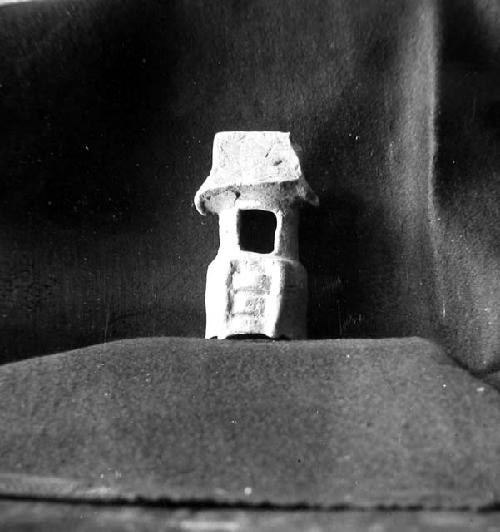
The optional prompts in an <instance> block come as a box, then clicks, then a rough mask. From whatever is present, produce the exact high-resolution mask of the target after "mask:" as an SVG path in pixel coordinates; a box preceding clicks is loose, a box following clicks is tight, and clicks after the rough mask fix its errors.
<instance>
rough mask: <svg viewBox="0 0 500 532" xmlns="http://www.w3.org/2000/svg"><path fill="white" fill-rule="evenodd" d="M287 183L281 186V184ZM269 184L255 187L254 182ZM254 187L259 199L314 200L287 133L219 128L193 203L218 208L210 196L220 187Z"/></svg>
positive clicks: (202, 209) (206, 208)
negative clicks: (210, 161)
mask: <svg viewBox="0 0 500 532" xmlns="http://www.w3.org/2000/svg"><path fill="white" fill-rule="evenodd" d="M285 183H286V184H288V185H291V186H288V187H285V186H283V185H284V184H285ZM266 184H267V185H271V186H272V187H259V186H258V185H266ZM247 188H249V189H250V190H249V192H250V191H251V190H256V192H257V198H258V201H259V203H260V204H261V205H262V206H264V205H266V204H268V203H269V204H273V203H280V202H283V203H288V202H295V201H299V200H302V201H304V202H306V201H307V202H309V203H312V204H314V205H317V204H318V198H317V196H316V194H314V192H313V191H312V190H311V189H310V187H309V185H308V183H307V182H306V180H305V179H304V177H303V175H302V169H301V168H300V161H299V157H298V155H297V153H296V152H295V149H294V147H293V146H292V144H291V142H290V133H289V132H281V131H221V132H219V133H216V135H215V138H214V147H213V152H212V169H211V171H210V175H209V176H208V177H207V179H206V180H205V182H204V183H203V185H202V186H201V188H200V190H198V192H197V193H196V197H195V204H196V207H197V209H198V210H199V211H200V213H202V214H204V213H206V212H207V211H212V212H218V210H219V209H218V207H217V205H215V206H211V205H210V199H211V197H213V196H216V195H217V194H219V193H223V192H224V191H230V192H233V193H236V192H238V193H241V191H242V190H243V191H245V190H246V189H247Z"/></svg>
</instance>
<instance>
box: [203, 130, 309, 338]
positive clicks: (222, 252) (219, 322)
mask: <svg viewBox="0 0 500 532" xmlns="http://www.w3.org/2000/svg"><path fill="white" fill-rule="evenodd" d="M301 202H309V203H311V204H313V205H317V203H318V199H317V197H316V195H315V194H314V192H313V191H312V190H311V189H310V187H309V185H308V184H307V182H306V181H305V180H304V178H303V177H302V172H301V169H300V163H299V160H298V157H297V154H296V152H295V151H294V149H293V148H292V146H291V144H290V137H289V133H281V132H272V131H269V132H268V131H264V132H258V131H254V132H223V133H218V134H217V135H216V136H215V140H214V151H213V166H212V171H211V173H210V176H209V177H208V178H207V180H206V181H205V183H204V184H203V186H202V187H201V188H200V190H199V191H198V192H197V194H196V198H195V203H196V207H197V209H198V210H199V211H200V212H201V213H202V214H205V213H206V212H213V213H216V214H218V215H219V227H220V247H219V251H218V253H217V256H216V257H215V259H214V260H213V261H212V263H211V264H210V266H209V268H208V272H207V285H206V293H205V307H206V314H207V321H206V333H205V336H206V337H207V338H227V337H229V336H238V335H263V336H266V337H269V338H288V339H292V338H305V337H306V312H307V274H306V271H305V269H304V267H303V266H302V264H301V263H300V262H299V256H298V234H297V233H298V221H299V207H300V204H301Z"/></svg>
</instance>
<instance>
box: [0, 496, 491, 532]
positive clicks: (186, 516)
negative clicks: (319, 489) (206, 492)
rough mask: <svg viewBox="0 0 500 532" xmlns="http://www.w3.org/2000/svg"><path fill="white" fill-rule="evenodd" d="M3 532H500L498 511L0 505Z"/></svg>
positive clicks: (12, 503) (45, 503)
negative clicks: (330, 510)
mask: <svg viewBox="0 0 500 532" xmlns="http://www.w3.org/2000/svg"><path fill="white" fill-rule="evenodd" d="M0 522H1V524H2V531H3V532H26V531H27V530H30V531H31V530H36V532H67V531H69V530H70V531H72V532H87V531H89V532H90V531H92V532H101V531H102V532H127V531H134V532H181V531H183V532H402V531H412V532H417V531H419V532H420V531H421V532H460V531H462V530H464V531H465V530H472V531H476V532H483V531H484V532H500V513H499V512H491V513H472V512H429V511H427V512H425V511H420V512H415V511H413V512H412V511H373V510H372V511H364V512H363V511H339V512H329V511H322V512H317V511H316V512H314V511H273V510H244V509H241V508H240V509H227V510H221V509H218V510H213V509H212V510H210V509H193V508H188V507H184V508H178V509H168V508H151V507H140V506H103V505H87V504H64V503H48V502H16V501H4V502H0Z"/></svg>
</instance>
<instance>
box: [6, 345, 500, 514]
mask: <svg viewBox="0 0 500 532" xmlns="http://www.w3.org/2000/svg"><path fill="white" fill-rule="evenodd" d="M0 401H1V404H2V409H1V412H0V426H1V427H2V437H1V438H0V471H1V474H0V494H1V495H3V496H30V497H32V496H34V497H43V498H65V499H87V500H91V499H93V500H103V501H109V500H123V501H129V500H131V501H150V502H165V503H168V502H170V503H175V504H181V503H186V504H195V503H199V504H216V505H217V504H219V505H224V504H239V505H267V504H269V505H272V506H277V507H309V506H311V507H318V508H319V507H329V508H335V507H339V506H348V507H374V506H384V507H391V506H398V507H423V508H430V507H432V508H481V507H488V506H491V505H493V504H495V503H498V502H499V501H500V482H499V481H500V461H499V460H498V457H499V456H500V397H499V395H498V392H497V391H496V390H495V389H493V388H491V387H490V386H489V385H488V384H485V383H484V382H482V381H480V380H478V379H476V378H475V377H473V376H471V375H470V374H469V373H468V372H466V371H465V370H463V369H461V368H459V367H457V366H456V365H454V363H453V362H451V361H450V360H449V359H448V358H447V357H446V356H444V355H443V354H442V352H441V351H440V349H439V348H438V347H437V346H436V345H434V344H433V343H432V342H429V341H426V340H422V339H419V338H405V339H382V340H316V341H294V342H271V341H237V340H232V341H230V340H227V341H214V340H211V341H210V340H199V339H186V338H148V339H137V340H123V341H118V342H113V343H107V344H102V345H96V346H92V347H87V348H84V349H78V350H74V351H70V352H66V353H61V354H56V355H51V356H46V357H43V358H35V359H31V360H26V361H21V362H17V363H13V364H7V365H4V366H2V367H1V368H0Z"/></svg>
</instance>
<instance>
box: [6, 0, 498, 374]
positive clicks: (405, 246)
mask: <svg viewBox="0 0 500 532" xmlns="http://www.w3.org/2000/svg"><path fill="white" fill-rule="evenodd" d="M0 128H1V129H0V131H1V144H0V176H1V183H0V246H1V254H0V261H1V263H0V327H1V331H2V334H1V336H0V357H1V358H0V359H1V361H2V362H7V361H13V360H19V359H22V358H26V357H31V356H34V355H38V354H46V353H49V352H55V351H59V350H63V349H68V348H72V347H77V346H83V345H88V344H91V343H97V342H103V341H107V340H110V339H114V338H123V337H138V336H155V335H178V336H201V335H202V334H203V327H204V309H203V292H204V283H205V271H206V267H207V265H208V263H209V262H210V260H211V259H212V258H213V256H214V254H215V251H216V248H217V245H218V241H217V233H216V227H217V222H216V219H213V218H202V217H200V216H199V215H198V214H197V212H196V211H195V209H194V206H193V203H192V199H193V196H194V193H195V191H196V189H197V188H198V187H199V185H200V184H201V183H202V182H203V180H204V178H205V177H206V175H207V174H208V172H209V169H210V165H211V145H212V140H213V136H214V134H215V132H217V131H220V130H234V129H238V130H240V129H271V130H283V131H291V133H292V137H293V139H294V140H295V141H296V142H297V143H298V144H300V145H301V146H302V148H303V158H302V165H303V170H304V173H305V175H306V178H307V179H308V181H309V183H310V184H311V185H312V187H313V188H314V190H315V191H316V192H317V194H318V195H319V198H320V202H321V206H320V208H319V209H318V210H317V211H316V212H315V211H311V212H309V211H307V212H305V213H304V216H303V223H302V228H301V255H302V261H303V263H304V264H305V265H306V267H307V269H308V271H309V276H310V310H309V329H310V336H311V337H313V338H319V337H323V338H335V337H382V336H408V335H420V336H425V337H429V338H437V339H438V340H439V341H441V342H442V343H443V345H444V346H445V347H446V349H447V350H448V352H449V353H450V354H451V355H452V356H454V357H455V358H456V359H458V360H459V361H460V362H461V363H463V364H465V365H467V366H469V367H470V368H472V369H474V370H475V371H482V372H488V371H492V370H494V369H496V368H497V367H498V366H499V365H500V338H499V330H500V329H499V303H500V283H499V281H500V279H499V277H500V266H499V261H500V257H499V249H498V246H499V242H500V240H499V236H500V235H499V231H500V229H499V227H500V224H499V221H500V220H499V219H500V213H499V203H498V200H499V188H500V187H499V179H500V177H499V176H500V5H499V4H498V2H495V1H488V0H476V1H460V0H457V1H451V0H449V1H443V2H437V1H436V2H434V1H430V0H429V1H426V0H420V1H414V0H406V1H402V0H393V1H385V0H384V1H382V0H380V1H379V0H371V1H368V2H367V1H364V0H363V1H361V0H360V1H352V0H335V1H333V0H331V1H325V0H321V1H320V0H317V1H309V0H308V1H307V2H306V1H299V0H287V1H285V0H283V1H281V0H278V1H273V2H267V1H264V0H254V1H248V2H233V1H229V0H227V1H226V0H225V1H207V2H196V1H189V0H182V1H181V0H179V1H174V2H159V1H154V0H142V1H141V0H134V1H132V0H125V1H124V0H105V1H104V0H100V1H97V0H89V1H86V2H80V1H78V2H76V1H64V2H63V1H58V2H44V3H41V2H40V3H31V4H22V5H17V6H6V7H3V8H1V9H0Z"/></svg>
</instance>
